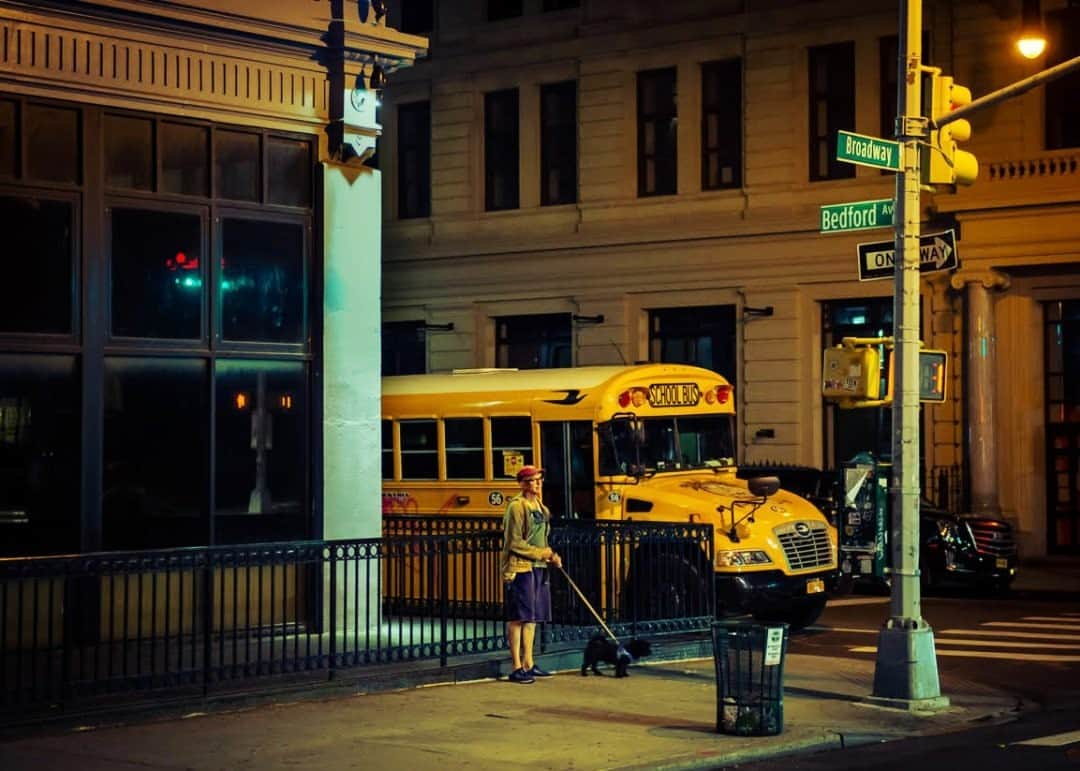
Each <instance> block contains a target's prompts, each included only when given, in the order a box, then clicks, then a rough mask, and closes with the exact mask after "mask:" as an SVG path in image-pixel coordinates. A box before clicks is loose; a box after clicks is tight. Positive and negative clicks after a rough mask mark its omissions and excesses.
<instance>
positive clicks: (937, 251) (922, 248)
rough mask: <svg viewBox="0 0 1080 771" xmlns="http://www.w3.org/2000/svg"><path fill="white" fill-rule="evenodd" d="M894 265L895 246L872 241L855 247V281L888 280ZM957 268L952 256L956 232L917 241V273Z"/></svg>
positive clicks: (925, 236)
mask: <svg viewBox="0 0 1080 771" xmlns="http://www.w3.org/2000/svg"><path fill="white" fill-rule="evenodd" d="M895 262H896V243H895V242H894V241H876V242H874V243H871V244H859V281H873V280H875V279H879V278H892V276H893V265H894V264H895ZM959 267H960V257H959V255H957V253H956V231H953V230H945V231H942V232H941V233H927V234H926V235H924V236H921V237H920V238H919V272H920V273H932V272H934V271H937V270H952V269H953V268H959Z"/></svg>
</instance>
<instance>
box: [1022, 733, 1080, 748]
mask: <svg viewBox="0 0 1080 771" xmlns="http://www.w3.org/2000/svg"><path fill="white" fill-rule="evenodd" d="M1074 742H1080V731H1068V732H1066V733H1063V734H1053V735H1051V736H1040V737H1039V738H1037V739H1025V740H1024V741H1022V742H1013V744H1029V745H1031V746H1033V747H1064V746H1065V745H1066V744H1073V743H1074Z"/></svg>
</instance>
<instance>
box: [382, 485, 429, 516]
mask: <svg viewBox="0 0 1080 771" xmlns="http://www.w3.org/2000/svg"><path fill="white" fill-rule="evenodd" d="M382 513H383V514H419V513H420V502H419V501H417V500H416V498H414V497H413V496H412V493H407V492H404V491H398V490H393V491H390V492H385V493H383V494H382Z"/></svg>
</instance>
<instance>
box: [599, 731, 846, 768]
mask: <svg viewBox="0 0 1080 771" xmlns="http://www.w3.org/2000/svg"><path fill="white" fill-rule="evenodd" d="M844 746H845V741H844V738H843V736H841V735H840V734H838V733H834V732H832V731H827V732H825V733H821V734H813V735H810V736H804V737H799V738H794V739H791V740H790V741H787V742H784V743H782V744H775V743H773V744H768V745H761V746H759V747H754V746H749V747H748V746H743V747H739V748H733V749H730V750H709V751H707V752H700V753H696V754H695V755H694V756H693V757H682V758H672V759H671V760H668V761H663V762H661V763H646V764H644V765H633V766H618V767H616V768H613V769H610V771H697V769H716V768H720V767H721V766H724V767H726V766H731V765H737V764H740V763H752V762H755V761H759V760H771V759H774V758H780V757H784V756H786V755H801V754H808V753H812V752H822V751H825V750H840V749H843V748H844Z"/></svg>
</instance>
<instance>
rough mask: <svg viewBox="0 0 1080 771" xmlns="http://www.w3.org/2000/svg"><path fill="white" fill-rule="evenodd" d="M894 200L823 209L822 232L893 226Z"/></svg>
mask: <svg viewBox="0 0 1080 771" xmlns="http://www.w3.org/2000/svg"><path fill="white" fill-rule="evenodd" d="M893 224H894V223H893V199H891V198H881V199H878V200H876V201H856V202H855V203H834V204H829V205H828V206H822V207H821V232H822V233H839V232H841V231H846V230H870V229H871V228H891V227H892V226H893Z"/></svg>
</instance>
